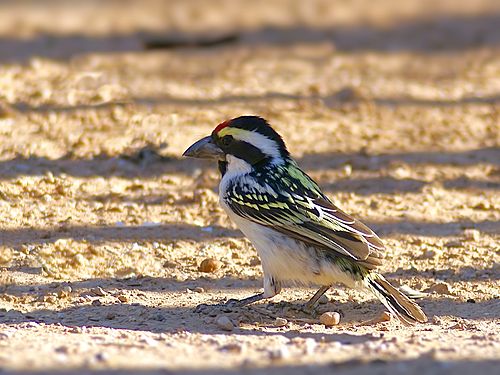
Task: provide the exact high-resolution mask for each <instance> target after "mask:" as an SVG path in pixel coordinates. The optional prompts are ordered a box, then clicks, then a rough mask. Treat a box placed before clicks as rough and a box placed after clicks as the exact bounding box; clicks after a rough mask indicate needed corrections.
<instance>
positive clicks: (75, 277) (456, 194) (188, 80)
mask: <svg viewBox="0 0 500 375" xmlns="http://www.w3.org/2000/svg"><path fill="white" fill-rule="evenodd" d="M499 113H500V2H499V1H498V0H475V1H456V0H455V1H451V0H450V1H447V0H432V1H430V0H405V1H396V0H374V1H363V0H337V1H332V0H311V1H298V0H297V1H294V0H272V1H257V0H256V1H243V0H231V1H230V0H226V1H223V0H213V1H209V0H198V1H197V0H188V1H173V0H172V1H166V0H164V1H160V0H142V1H139V0H137V1H133V0H121V1H120V0H101V1H98V0H86V1H76V0H75V1H71V0H38V1H36V0H17V1H13V0H12V1H9V0H3V1H0V347H1V350H0V367H1V366H3V367H5V368H6V369H8V370H9V371H10V370H11V371H13V372H14V373H26V371H27V372H28V373H31V372H34V373H41V372H42V371H49V372H50V371H55V370H54V369H59V370H61V369H72V370H71V371H74V373H79V371H80V370H78V369H81V368H87V369H88V368H101V369H102V368H111V369H122V370H123V369H128V370H129V371H133V369H137V368H141V369H149V368H152V367H154V368H165V369H180V368H183V369H191V370H192V371H194V372H195V373H198V372H203V373H209V372H210V371H213V373H216V374H219V373H221V371H222V370H224V371H226V373H228V374H231V373H237V372H238V371H239V370H238V369H239V368H240V367H239V366H243V365H245V366H247V367H248V368H254V369H255V371H256V372H258V371H260V370H258V368H261V369H263V370H262V371H271V372H279V371H282V370H283V369H284V370H283V371H287V372H288V371H297V373H301V371H304V369H305V368H306V367H307V366H309V367H310V368H313V369H314V370H315V373H318V372H320V373H321V371H324V372H328V371H330V370H331V361H332V360H333V359H335V363H336V364H341V363H345V367H342V369H343V370H342V369H340V367H339V371H344V370H345V371H351V370H353V369H354V370H356V371H358V372H359V373H363V372H371V367H370V365H365V364H364V362H363V363H361V362H359V361H360V358H363V361H367V362H370V361H379V362H377V363H379V364H380V363H383V364H382V365H383V366H386V367H384V368H386V369H388V370H390V369H391V368H395V369H401V368H403V369H405V372H406V373H409V374H411V373H412V371H414V372H417V371H418V372H421V371H422V369H429V371H431V370H430V369H440V368H441V367H439V366H441V365H442V363H448V364H450V365H449V366H451V367H447V368H451V369H453V373H454V374H457V373H461V371H462V372H463V373H468V372H470V371H482V372H483V373H488V370H489V369H494V368H495V367H494V366H496V368H498V358H499V357H500V352H499V347H500V343H499V341H498V340H499V339H498V337H500V335H499V334H498V333H499V332H498V324H497V322H498V318H499V316H498V312H499V311H500V308H499V304H498V301H499V300H498V297H499V294H498V290H499V289H498V280H499V278H500V271H499V261H498V251H499V241H500V238H499V233H500V193H499V190H500V118H499ZM242 114H257V115H261V116H263V117H265V118H267V119H268V120H269V121H270V123H271V124H272V125H273V126H274V127H275V128H276V129H277V130H278V131H279V132H280V134H282V135H283V137H284V139H285V141H286V143H287V145H288V147H289V149H290V151H291V153H292V154H293V155H294V157H296V159H297V161H298V162H299V164H300V165H301V166H302V167H303V168H304V169H305V170H306V171H307V172H308V173H310V175H311V176H312V177H313V178H314V179H315V180H317V181H318V182H319V183H320V185H321V186H322V187H324V189H325V192H326V193H327V194H328V195H329V196H330V197H331V198H332V199H333V201H334V202H335V203H337V204H338V205H339V206H340V207H342V208H343V209H344V210H345V211H348V212H350V213H352V214H354V216H357V217H360V218H363V220H364V221H365V222H366V223H367V224H369V225H370V226H371V227H373V228H374V229H375V230H376V231H377V232H378V233H379V234H380V235H381V236H382V237H383V238H384V240H385V242H386V244H387V247H388V249H387V256H388V261H387V263H386V264H385V265H384V268H383V270H382V271H383V272H386V273H387V274H388V277H390V278H391V279H392V280H394V282H396V283H398V282H400V283H404V284H407V285H409V286H411V287H413V288H414V289H418V290H422V291H425V292H426V293H429V294H428V295H427V297H426V298H424V299H423V300H422V301H421V305H422V306H423V308H424V310H425V311H426V312H427V314H428V315H429V316H430V317H431V323H430V324H429V325H428V326H426V328H425V329H427V331H425V333H423V332H424V331H422V330H421V328H418V327H417V328H413V329H408V330H402V329H401V327H399V326H398V325H397V324H396V323H395V322H386V323H381V324H376V323H373V324H367V325H362V326H360V325H359V322H361V321H364V320H366V319H368V318H372V317H374V316H378V315H377V314H379V313H380V312H381V310H382V308H381V306H379V305H378V304H377V303H374V302H373V301H371V300H370V297H369V296H367V295H365V294H363V293H359V292H356V291H351V290H346V289H344V288H342V287H341V288H339V289H338V290H336V291H332V292H331V294H330V297H331V301H330V302H328V303H326V304H325V305H323V307H322V308H323V309H330V310H332V309H340V310H341V311H342V313H343V317H342V319H343V320H342V323H341V325H340V326H339V328H330V329H325V327H323V326H322V325H319V324H317V322H316V321H313V320H304V319H306V317H302V320H300V319H298V320H297V319H295V318H293V317H289V316H286V314H285V313H284V312H283V311H282V310H279V308H277V307H272V306H270V307H268V310H266V311H267V313H266V312H265V311H264V312H263V310H258V308H257V310H255V309H252V308H249V309H248V310H245V311H244V313H240V314H239V313H235V314H233V315H228V316H229V317H230V319H231V320H232V322H233V324H234V327H233V329H234V331H233V332H231V333H227V331H224V330H223V329H222V328H221V327H219V326H217V324H216V323H215V320H214V319H215V317H214V316H200V315H199V314H194V313H193V311H192V310H193V308H194V306H196V305H197V304H199V303H215V302H217V301H220V300H221V299H223V298H225V297H228V298H242V297H245V296H248V295H249V294H251V293H253V292H255V291H256V290H258V289H259V288H260V286H261V268H260V261H259V259H258V257H257V254H256V253H255V251H254V250H253V248H252V247H251V246H250V244H249V243H248V242H247V241H246V240H245V239H244V238H242V236H241V234H240V233H239V232H238V231H237V230H236V228H235V227H234V226H233V224H232V223H231V222H230V221H229V220H228V218H227V217H226V215H225V213H224V212H222V210H221V209H220V208H219V206H218V202H217V200H218V198H217V186H218V181H219V176H218V172H217V170H216V168H215V166H214V165H212V164H210V163H206V162H203V161H197V160H183V159H182V158H181V156H180V155H181V154H182V152H183V151H184V150H185V149H186V148H187V147H188V146H189V145H190V144H192V143H193V142H194V141H195V140H197V139H199V138H200V137H202V136H205V135H207V134H209V133H210V132H211V131H212V129H213V128H214V127H215V126H216V125H217V124H218V123H220V122H222V121H224V120H226V119H228V118H232V117H236V116H239V115H242ZM207 259H210V262H211V263H210V264H212V266H210V267H209V268H204V267H202V266H201V264H202V262H203V261H204V260H207ZM205 264H206V262H205ZM310 293H311V290H310V289H307V288H305V289H304V288H291V289H287V290H286V291H285V292H283V293H282V295H280V296H279V297H277V300H278V301H280V300H283V301H300V300H306V299H307V298H308V297H309V296H310ZM269 309H270V310H269ZM269 311H271V313H269ZM238 314H239V315H238ZM280 314H281V315H280ZM283 314H284V315H283ZM276 316H284V317H285V318H287V319H288V323H287V324H288V325H287V326H286V327H285V328H280V329H282V330H283V331H279V330H277V328H276V327H275V326H274V318H275V317H276ZM294 319H295V320H294ZM307 319H310V317H307ZM226 328H227V327H226ZM380 330H385V333H384V334H385V336H383V335H379V332H380ZM262 332H264V333H265V335H262ZM457 332H458V333H457ZM73 333H74V334H75V335H73V336H72V334H73ZM412 335H416V336H419V337H420V336H423V337H425V339H420V338H419V339H416V338H415V337H416V336H412ZM321 337H323V339H321ZM324 337H327V339H326V341H325V339H324ZM307 340H309V341H307ZM311 340H312V341H311ZM322 340H323V341H322ZM437 343H439V345H438V344H437ZM319 344H321V345H323V346H322V347H321V348H322V349H321V350H319V349H318V350H316V349H314V348H316V346H317V345H319ZM228 345H229V346H228ZM283 347H285V349H286V350H285V349H283ZM311 348H313V349H311ZM402 348H404V350H403V349H402ZM193 351H195V352H196V353H199V358H196V359H193V356H192V355H189V354H188V353H190V352H191V353H192V352H193ZM32 353H38V355H36V356H33V355H32ZM276 353H278V354H276ZM280 353H281V354H280ZM283 353H285V354H283ZM286 353H291V355H290V356H287V354H286ZM276 358H278V359H279V360H280V361H281V362H280V363H279V364H276ZM356 361H358V362H356ZM380 361H382V362H380ZM382 365H381V366H382ZM283 366H284V367H283ZM304 366H306V367H304ZM329 366H330V367H329ZM398 366H399V367H398ZM309 367H307V368H309ZM200 368H203V369H200ZM51 369H52V370H51ZM471 369H472V370H471ZM191 370H182V371H184V372H185V373H192V372H190V371H191ZM61 371H63V370H61ZM96 371H97V370H96ZM182 371H181V372H182ZM153 372H154V371H153V370H151V373H153ZM339 373H341V372H339Z"/></svg>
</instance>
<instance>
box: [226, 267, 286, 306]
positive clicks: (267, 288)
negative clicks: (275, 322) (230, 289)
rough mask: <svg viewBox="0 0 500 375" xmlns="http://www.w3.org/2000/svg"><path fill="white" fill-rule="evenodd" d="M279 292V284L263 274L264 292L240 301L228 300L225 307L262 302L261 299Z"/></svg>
mask: <svg viewBox="0 0 500 375" xmlns="http://www.w3.org/2000/svg"><path fill="white" fill-rule="evenodd" d="M279 292H281V282H280V281H279V280H276V279H275V278H274V277H272V276H271V275H267V274H264V292H263V293H258V294H256V295H254V296H250V297H247V298H243V299H240V300H237V299H230V300H229V301H227V302H226V305H228V306H231V307H241V306H246V305H250V304H251V303H254V302H258V301H262V300H263V299H267V298H271V297H274V296H275V295H277V294H279Z"/></svg>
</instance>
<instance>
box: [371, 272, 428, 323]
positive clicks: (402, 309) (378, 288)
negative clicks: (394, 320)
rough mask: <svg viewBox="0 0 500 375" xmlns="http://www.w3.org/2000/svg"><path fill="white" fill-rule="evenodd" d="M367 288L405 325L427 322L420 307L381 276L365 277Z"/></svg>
mask: <svg viewBox="0 0 500 375" xmlns="http://www.w3.org/2000/svg"><path fill="white" fill-rule="evenodd" d="M366 280H367V286H368V288H369V289H370V290H371V291H372V292H373V294H375V296H376V297H377V298H378V299H379V300H380V302H382V303H383V304H384V306H385V307H387V309H389V311H390V312H391V313H393V314H394V315H396V316H397V317H398V318H399V320H401V321H402V322H403V323H404V324H406V325H413V324H415V323H425V322H427V316H426V315H425V313H424V312H423V311H422V309H421V308H420V306H418V305H417V304H416V303H415V302H413V301H412V300H411V299H409V298H408V296H406V295H405V294H403V293H402V292H401V291H399V290H397V289H396V288H395V287H393V286H392V285H391V284H390V283H389V282H388V281H387V280H386V279H385V278H384V277H383V276H382V275H379V274H376V273H372V274H370V275H369V276H368V277H367V279H366Z"/></svg>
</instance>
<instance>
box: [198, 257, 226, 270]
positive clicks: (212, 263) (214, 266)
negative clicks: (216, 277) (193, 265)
mask: <svg viewBox="0 0 500 375" xmlns="http://www.w3.org/2000/svg"><path fill="white" fill-rule="evenodd" d="M220 266H221V262H219V261H218V260H216V259H213V258H206V259H203V261H202V262H201V264H200V266H199V267H198V270H199V271H200V272H207V273H211V272H215V271H217V270H218V269H219V268H220Z"/></svg>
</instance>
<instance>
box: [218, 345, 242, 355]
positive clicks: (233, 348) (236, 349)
mask: <svg viewBox="0 0 500 375" xmlns="http://www.w3.org/2000/svg"><path fill="white" fill-rule="evenodd" d="M219 350H220V351H222V352H230V353H235V354H239V353H241V352H242V351H243V346H242V345H241V344H238V343H232V344H227V345H224V346H221V347H220V349H219Z"/></svg>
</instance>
